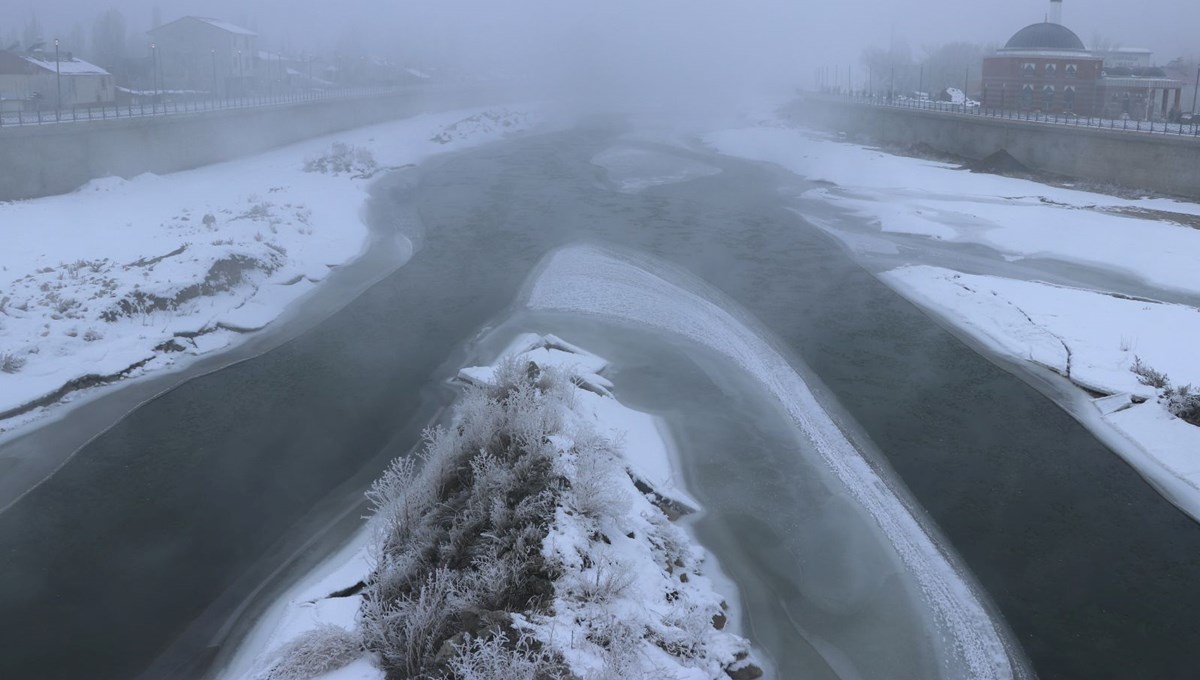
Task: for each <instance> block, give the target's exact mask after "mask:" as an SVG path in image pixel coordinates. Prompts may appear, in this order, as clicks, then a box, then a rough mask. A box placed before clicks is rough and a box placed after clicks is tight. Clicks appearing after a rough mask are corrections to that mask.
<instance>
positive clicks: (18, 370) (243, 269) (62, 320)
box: [0, 109, 536, 433]
mask: <svg viewBox="0 0 1200 680" xmlns="http://www.w3.org/2000/svg"><path fill="white" fill-rule="evenodd" d="M535 122H536V121H535V119H534V117H533V116H531V115H530V114H528V113H522V112H513V111H508V110H503V109H473V110H460V111H451V112H446V113H437V114H426V115H420V116H416V117H413V118H409V119H405V120H400V121H396V122H392V123H386V124H382V125H377V126H372V127H368V128H362V129H358V130H352V131H348V132H345V133H339V134H337V135H333V136H329V137H325V138H319V139H314V140H310V141H307V142H303V143H300V144H296V145H292V146H289V147H286V148H283V149H280V150H277V151H272V152H270V153H266V154H262V155H260V156H256V157H253V158H248V159H244V160H237V161H232V162H228V163H221V164H217V165H213V166H208V167H204V168H200V169H197V170H192V171H187V172H180V173H175V174H171V175H164V176H154V175H142V176H139V177H136V178H133V179H131V180H123V179H120V178H106V179H101V180H96V181H93V182H91V183H89V184H88V185H86V186H84V187H82V188H81V189H79V190H78V191H76V192H74V193H71V194H67V195H63V196H54V197H49V198H43V199H37V200H30V201H19V202H13V203H6V204H0V225H2V227H0V229H2V230H3V238H4V247H3V248H2V249H0V433H4V432H6V431H12V430H14V429H16V428H18V427H20V426H22V425H24V424H26V423H29V422H32V421H34V420H37V419H38V418H40V417H42V416H44V415H45V414H46V413H47V412H51V411H54V410H57V409H60V408H61V406H62V404H63V403H64V402H68V401H71V400H75V399H78V398H80V395H81V393H87V394H94V393H95V392H96V391H97V390H96V389H95V388H96V387H98V386H102V385H106V384H109V383H113V382H116V381H119V380H122V379H126V378H131V377H136V376H139V375H144V374H145V373H147V372H150V371H155V370H161V369H164V368H168V367H172V366H176V367H177V366H179V365H181V362H186V361H187V360H188V359H189V358H191V357H195V356H197V355H201V354H206V353H210V352H214V351H217V350H220V349H222V348H225V347H228V346H229V345H230V344H232V343H236V342H237V341H238V339H239V337H240V336H241V335H242V334H244V333H246V332H250V331H255V330H258V329H261V328H263V327H265V326H266V325H267V324H269V323H270V322H271V321H272V320H274V319H276V318H278V317H279V316H280V315H281V314H282V313H284V311H285V310H286V309H288V308H289V306H290V305H293V304H294V303H295V302H296V301H297V300H299V299H301V298H303V297H304V296H305V295H306V293H308V292H309V291H311V290H312V289H313V287H314V286H316V285H317V284H318V283H319V282H320V281H321V280H322V279H324V278H325V277H326V276H328V274H329V272H330V271H331V269H332V268H336V267H338V266H341V265H344V264H346V263H347V262H349V261H351V260H352V259H354V258H355V257H356V256H357V255H358V254H359V253H360V252H361V251H362V249H363V248H364V246H365V244H366V243H367V237H368V229H367V226H366V224H365V223H364V221H363V219H362V216H361V213H362V211H363V207H364V202H365V199H366V189H367V186H368V185H369V182H368V179H369V178H370V177H372V176H374V175H375V174H376V173H378V172H381V171H384V170H386V169H388V168H394V167H400V166H405V165H409V164H415V163H419V162H421V161H422V160H424V159H427V158H429V157H431V156H433V155H436V154H440V153H445V152H449V151H455V150H459V149H463V148H468V147H470V146H475V145H479V144H483V143H486V142H489V141H493V140H497V139H501V138H503V137H505V136H507V135H510V134H512V133H515V132H519V131H522V130H526V129H528V128H529V127H531V126H532V125H534V124H535Z"/></svg>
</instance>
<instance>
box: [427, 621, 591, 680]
mask: <svg viewBox="0 0 1200 680" xmlns="http://www.w3.org/2000/svg"><path fill="white" fill-rule="evenodd" d="M449 665H450V672H451V673H452V674H453V677H455V678H457V679H458V680H530V678H539V679H543V680H555V679H559V678H567V677H569V675H568V674H566V673H565V672H564V671H563V670H562V667H561V664H560V663H558V661H557V660H556V659H555V658H554V657H553V655H552V654H550V653H548V652H546V651H545V650H544V649H543V648H542V647H541V645H540V644H539V643H538V642H537V641H536V640H534V639H532V638H531V637H530V636H528V635H521V636H520V637H518V638H517V640H516V641H515V642H514V641H510V640H509V639H508V636H507V635H505V633H504V631H499V632H497V633H495V634H494V635H490V636H487V637H472V636H467V638H466V640H465V642H464V643H463V644H462V645H460V646H459V647H458V652H457V653H456V654H455V655H454V658H453V659H451V660H450V664H449Z"/></svg>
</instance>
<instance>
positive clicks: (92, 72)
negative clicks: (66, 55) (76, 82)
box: [21, 56, 110, 76]
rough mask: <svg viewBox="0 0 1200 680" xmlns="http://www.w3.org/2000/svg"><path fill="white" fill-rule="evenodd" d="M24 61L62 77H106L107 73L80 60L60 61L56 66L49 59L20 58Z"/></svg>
mask: <svg viewBox="0 0 1200 680" xmlns="http://www.w3.org/2000/svg"><path fill="white" fill-rule="evenodd" d="M21 58H22V59H24V60H25V61H27V62H29V63H31V64H33V65H34V66H37V67H38V68H43V69H46V70H47V71H52V72H56V73H62V74H63V75H64V76H67V75H70V76H107V75H110V74H109V72H108V71H105V70H104V69H103V68H101V67H99V66H96V65H95V64H91V63H88V62H86V61H84V60H82V59H74V58H72V59H62V60H60V61H59V62H58V63H57V64H56V63H55V62H54V61H53V60H51V59H38V58H36V57H28V56H22V57H21Z"/></svg>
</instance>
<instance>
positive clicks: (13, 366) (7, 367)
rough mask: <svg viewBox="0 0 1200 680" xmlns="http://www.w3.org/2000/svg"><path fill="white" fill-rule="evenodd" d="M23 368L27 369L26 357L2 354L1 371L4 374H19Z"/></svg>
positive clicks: (10, 353) (0, 355) (8, 353)
mask: <svg viewBox="0 0 1200 680" xmlns="http://www.w3.org/2000/svg"><path fill="white" fill-rule="evenodd" d="M22 368H25V357H23V356H18V355H16V354H14V353H12V352H2V353H0V371H3V372H4V373H17V372H19V371H20V370H21V369H22Z"/></svg>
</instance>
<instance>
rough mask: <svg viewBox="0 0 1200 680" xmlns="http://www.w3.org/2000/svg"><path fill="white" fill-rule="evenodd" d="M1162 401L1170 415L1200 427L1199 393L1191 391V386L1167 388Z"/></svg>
mask: <svg viewBox="0 0 1200 680" xmlns="http://www.w3.org/2000/svg"><path fill="white" fill-rule="evenodd" d="M1163 400H1164V401H1165V402H1166V406H1167V410H1168V411H1170V412H1171V414H1172V415H1174V416H1175V417H1177V418H1180V419H1182V420H1185V421H1187V422H1189V423H1191V424H1192V425H1200V392H1196V391H1193V390H1192V386H1191V385H1183V386H1181V387H1176V388H1174V389H1171V388H1167V389H1166V390H1165V391H1164V392H1163Z"/></svg>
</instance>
